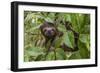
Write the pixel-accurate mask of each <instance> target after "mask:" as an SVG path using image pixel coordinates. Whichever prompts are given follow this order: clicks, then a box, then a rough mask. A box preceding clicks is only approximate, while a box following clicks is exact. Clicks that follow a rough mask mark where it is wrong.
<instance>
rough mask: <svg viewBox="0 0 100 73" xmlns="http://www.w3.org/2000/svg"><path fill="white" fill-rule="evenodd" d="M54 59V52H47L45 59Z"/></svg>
mask: <svg viewBox="0 0 100 73" xmlns="http://www.w3.org/2000/svg"><path fill="white" fill-rule="evenodd" d="M54 59H55V55H54V52H53V51H52V52H49V53H48V55H47V57H46V60H54Z"/></svg>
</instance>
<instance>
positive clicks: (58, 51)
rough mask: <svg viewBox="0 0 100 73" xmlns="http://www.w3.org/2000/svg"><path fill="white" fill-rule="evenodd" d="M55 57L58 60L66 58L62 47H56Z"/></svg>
mask: <svg viewBox="0 0 100 73" xmlns="http://www.w3.org/2000/svg"><path fill="white" fill-rule="evenodd" d="M56 59H58V60H65V59H66V54H65V52H64V50H63V49H62V48H57V49H56Z"/></svg>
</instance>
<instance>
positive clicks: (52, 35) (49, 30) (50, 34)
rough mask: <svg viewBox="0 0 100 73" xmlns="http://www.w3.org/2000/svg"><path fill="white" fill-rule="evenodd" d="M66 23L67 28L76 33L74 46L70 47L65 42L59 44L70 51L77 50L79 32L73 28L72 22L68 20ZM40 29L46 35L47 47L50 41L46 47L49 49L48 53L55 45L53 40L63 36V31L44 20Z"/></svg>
mask: <svg viewBox="0 0 100 73" xmlns="http://www.w3.org/2000/svg"><path fill="white" fill-rule="evenodd" d="M64 25H65V28H66V30H69V31H72V32H73V34H74V48H71V47H68V46H67V45H66V44H65V43H63V44H61V45H59V47H60V48H62V49H63V50H64V51H68V52H74V51H77V50H78V38H79V34H78V33H77V32H75V31H74V30H73V29H72V26H71V23H70V22H66V23H65V24H64ZM40 30H41V33H42V34H43V36H44V37H45V47H46V46H47V44H48V42H50V44H49V46H48V48H47V47H46V48H47V49H48V51H47V54H48V52H49V51H50V48H51V47H53V42H54V40H55V39H56V37H59V38H60V37H62V36H63V32H61V31H59V30H58V29H57V27H55V25H54V24H53V23H50V22H44V23H43V24H42V25H41V26H40ZM55 43H56V42H55ZM47 54H46V55H47Z"/></svg>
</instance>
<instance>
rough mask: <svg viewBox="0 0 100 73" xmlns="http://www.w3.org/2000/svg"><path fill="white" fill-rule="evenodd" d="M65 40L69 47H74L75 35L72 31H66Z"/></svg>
mask: <svg viewBox="0 0 100 73" xmlns="http://www.w3.org/2000/svg"><path fill="white" fill-rule="evenodd" d="M63 42H64V43H65V44H66V45H68V46H69V47H71V48H73V47H74V36H73V33H72V32H64V36H63Z"/></svg>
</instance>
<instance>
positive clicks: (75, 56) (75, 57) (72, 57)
mask: <svg viewBox="0 0 100 73" xmlns="http://www.w3.org/2000/svg"><path fill="white" fill-rule="evenodd" d="M81 58H82V57H81V55H80V53H79V52H74V53H73V54H72V55H71V56H70V57H69V58H68V59H81Z"/></svg>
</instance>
